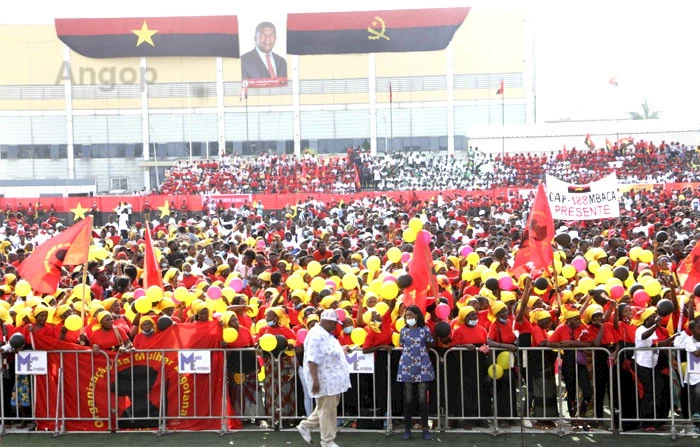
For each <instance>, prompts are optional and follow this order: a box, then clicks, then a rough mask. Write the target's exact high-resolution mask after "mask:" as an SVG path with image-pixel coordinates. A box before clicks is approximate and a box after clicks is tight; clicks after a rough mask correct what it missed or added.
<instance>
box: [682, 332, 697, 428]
mask: <svg viewBox="0 0 700 447" xmlns="http://www.w3.org/2000/svg"><path fill="white" fill-rule="evenodd" d="M688 329H690V334H691V335H690V336H686V339H685V350H686V351H687V352H688V361H687V368H686V377H685V378H684V379H685V380H686V382H687V383H688V385H690V412H691V414H692V419H693V422H694V423H695V432H696V433H700V320H697V319H696V320H693V321H691V322H690V324H689V325H688Z"/></svg>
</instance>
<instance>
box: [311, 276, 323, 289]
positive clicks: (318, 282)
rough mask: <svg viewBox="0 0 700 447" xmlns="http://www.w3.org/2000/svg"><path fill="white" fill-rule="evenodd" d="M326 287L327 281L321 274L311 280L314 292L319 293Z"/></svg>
mask: <svg viewBox="0 0 700 447" xmlns="http://www.w3.org/2000/svg"><path fill="white" fill-rule="evenodd" d="M324 287H326V281H324V280H323V278H321V277H320V276H317V277H316V278H314V279H312V280H311V290H313V291H314V292H316V293H318V292H320V291H321V290H323V288H324Z"/></svg>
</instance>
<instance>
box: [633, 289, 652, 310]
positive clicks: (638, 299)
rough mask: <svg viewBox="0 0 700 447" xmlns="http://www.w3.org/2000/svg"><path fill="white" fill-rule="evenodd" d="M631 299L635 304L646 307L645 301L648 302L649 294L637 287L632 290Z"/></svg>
mask: <svg viewBox="0 0 700 447" xmlns="http://www.w3.org/2000/svg"><path fill="white" fill-rule="evenodd" d="M632 300H633V301H634V305H635V306H637V307H646V305H647V303H648V302H649V294H648V293H647V292H646V291H645V290H642V289H639V290H637V291H636V292H634V295H633V296H632Z"/></svg>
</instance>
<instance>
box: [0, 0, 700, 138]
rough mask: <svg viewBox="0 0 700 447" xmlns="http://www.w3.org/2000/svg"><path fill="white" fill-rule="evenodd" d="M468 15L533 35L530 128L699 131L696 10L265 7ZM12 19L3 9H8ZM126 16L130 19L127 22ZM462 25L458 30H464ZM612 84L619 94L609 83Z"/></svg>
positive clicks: (140, 5) (69, 13)
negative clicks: (517, 23) (658, 119)
mask: <svg viewBox="0 0 700 447" xmlns="http://www.w3.org/2000/svg"><path fill="white" fill-rule="evenodd" d="M262 4H263V3H260V2H245V1H240V0H239V1H235V0H234V1H230V2H224V1H214V0H199V1H198V2H197V3H196V8H193V7H192V6H191V5H192V4H191V3H189V2H181V3H179V2H173V1H172V0H149V1H143V0H120V1H119V2H118V5H119V8H113V7H108V6H110V3H103V2H96V1H94V0H89V1H86V0H70V1H55V0H34V1H31V2H17V3H14V4H13V6H12V8H11V11H6V12H5V13H4V15H3V16H2V17H1V18H0V23H5V24H7V23H14V24H28V23H51V22H52V21H53V19H54V18H56V17H125V16H178V15H210V14H239V15H242V14H246V13H248V14H255V13H256V12H259V9H260V5H262ZM454 6H470V7H472V8H473V10H474V11H477V10H489V11H494V10H496V11H498V10H501V11H512V12H519V13H522V14H523V16H524V18H525V20H526V22H527V23H528V26H530V27H531V30H532V39H533V42H534V55H526V57H527V58H528V59H529V62H533V63H534V66H535V73H536V83H535V86H536V98H537V115H538V121H540V122H542V121H557V120H562V119H572V120H585V119H615V118H620V119H622V118H625V117H627V112H629V111H639V112H641V106H640V104H641V103H642V102H643V101H644V98H645V97H646V98H647V100H648V101H649V102H650V103H651V105H652V110H657V111H660V112H661V116H662V118H664V119H669V120H677V121H681V120H682V121H683V122H688V123H692V124H694V125H697V124H700V114H699V113H698V112H697V109H698V107H696V106H695V104H697V103H700V87H699V86H698V85H697V81H696V79H697V78H698V73H700V58H698V56H697V47H698V43H700V38H699V37H698V36H699V35H700V33H698V31H697V25H696V23H695V22H697V20H698V17H700V2H696V1H694V0H666V1H664V2H658V1H657V2H651V1H646V0H642V1H629V0H607V1H604V0H587V1H585V2H583V1H573V0H559V1H555V0H540V1H538V0H521V1H515V0H473V1H471V2H469V1H455V0H431V1H430V2H424V1H423V2H419V1H415V0H404V1H401V2H399V1H395V0H392V1H388V0H384V1H377V0H374V1H372V0H353V1H352V2H329V1H327V0H326V1H319V0H315V1H314V0H293V1H289V0H267V1H266V2H265V3H264V7H265V9H266V10H276V11H286V12H311V11H316V12H320V11H334V10H335V11H348V10H376V9H397V8H399V7H401V8H407V9H409V8H411V9H412V8H423V7H454ZM7 9H10V8H7ZM126 11H129V12H126ZM468 21H469V18H467V21H466V22H465V24H464V25H463V26H468ZM613 76H617V79H618V83H619V85H618V87H612V86H611V85H610V84H609V83H608V81H609V80H610V78H612V77H613Z"/></svg>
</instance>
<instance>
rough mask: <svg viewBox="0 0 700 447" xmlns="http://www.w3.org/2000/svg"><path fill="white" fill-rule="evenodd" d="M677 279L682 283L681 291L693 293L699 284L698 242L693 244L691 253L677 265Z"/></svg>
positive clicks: (699, 253) (699, 259) (699, 247)
mask: <svg viewBox="0 0 700 447" xmlns="http://www.w3.org/2000/svg"><path fill="white" fill-rule="evenodd" d="M676 273H677V274H678V279H680V280H682V279H683V278H685V281H683V290H685V291H686V292H689V293H693V291H694V289H695V286H696V285H697V284H698V283H700V242H698V243H696V244H695V247H693V251H691V252H690V254H689V255H688V256H687V257H686V258H685V259H683V260H682V261H681V263H680V264H678V268H677V269H676Z"/></svg>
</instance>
